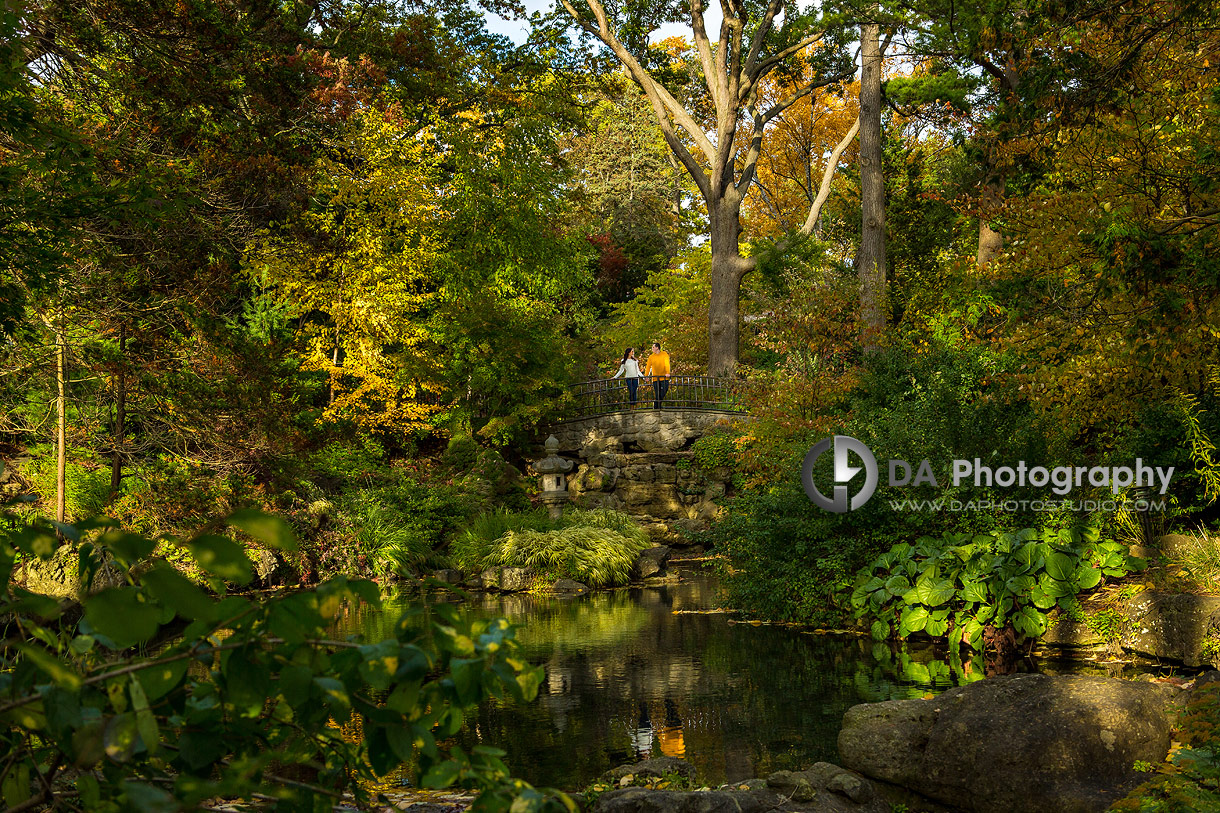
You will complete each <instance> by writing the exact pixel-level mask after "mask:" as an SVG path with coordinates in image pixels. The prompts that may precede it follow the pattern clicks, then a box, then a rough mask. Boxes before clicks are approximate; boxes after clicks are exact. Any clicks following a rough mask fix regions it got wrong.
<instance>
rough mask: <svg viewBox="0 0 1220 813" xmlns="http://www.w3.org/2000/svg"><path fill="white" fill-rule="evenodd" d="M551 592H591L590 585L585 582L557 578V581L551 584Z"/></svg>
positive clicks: (573, 593)
mask: <svg viewBox="0 0 1220 813" xmlns="http://www.w3.org/2000/svg"><path fill="white" fill-rule="evenodd" d="M551 592H552V593H564V594H572V595H575V594H579V593H587V592H589V585H587V584H583V583H581V582H578V581H575V580H573V579H557V580H556V581H555V583H554V584H552V585H551Z"/></svg>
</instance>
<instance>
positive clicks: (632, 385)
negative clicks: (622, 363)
mask: <svg viewBox="0 0 1220 813" xmlns="http://www.w3.org/2000/svg"><path fill="white" fill-rule="evenodd" d="M624 380H625V381H626V382H627V397H628V398H630V399H631V403H633V404H634V403H635V399H636V394H637V390H639V387H640V379H638V378H627V379H624Z"/></svg>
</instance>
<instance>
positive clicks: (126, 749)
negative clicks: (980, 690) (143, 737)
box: [102, 712, 140, 762]
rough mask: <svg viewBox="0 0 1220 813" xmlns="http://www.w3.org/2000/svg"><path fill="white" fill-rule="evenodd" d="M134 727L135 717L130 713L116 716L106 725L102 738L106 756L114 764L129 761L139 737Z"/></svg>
mask: <svg viewBox="0 0 1220 813" xmlns="http://www.w3.org/2000/svg"><path fill="white" fill-rule="evenodd" d="M139 733H140V732H139V730H138V729H137V727H136V716H135V715H134V714H132V713H131V712H124V713H123V714H116V715H115V716H114V717H112V718H110V722H109V723H107V724H106V733H105V735H104V736H103V738H102V742H103V743H104V746H105V749H106V756H108V757H110V759H111V760H113V761H115V762H126V761H127V760H129V759H131V754H132V752H133V751H134V750H135V747H136V741H137V738H138V736H139Z"/></svg>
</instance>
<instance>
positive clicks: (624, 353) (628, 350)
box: [623, 347, 635, 361]
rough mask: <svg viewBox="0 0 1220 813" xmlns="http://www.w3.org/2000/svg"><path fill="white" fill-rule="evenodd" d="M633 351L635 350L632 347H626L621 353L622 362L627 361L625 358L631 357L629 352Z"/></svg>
mask: <svg viewBox="0 0 1220 813" xmlns="http://www.w3.org/2000/svg"><path fill="white" fill-rule="evenodd" d="M634 349H635V348H634V347H628V348H627V349H626V350H624V351H623V361H626V360H627V357H628V356H630V355H631V351H632V350H634Z"/></svg>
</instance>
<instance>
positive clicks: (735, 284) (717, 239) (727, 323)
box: [707, 189, 748, 375]
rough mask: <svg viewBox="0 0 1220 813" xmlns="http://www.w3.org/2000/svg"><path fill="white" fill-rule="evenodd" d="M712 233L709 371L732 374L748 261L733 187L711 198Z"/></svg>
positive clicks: (739, 209) (739, 333)
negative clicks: (743, 281) (739, 239)
mask: <svg viewBox="0 0 1220 813" xmlns="http://www.w3.org/2000/svg"><path fill="white" fill-rule="evenodd" d="M708 219H709V221H710V226H711V237H712V270H711V276H712V279H711V283H712V296H711V301H710V303H709V305H708V315H707V319H708V322H707V368H708V374H709V375H732V374H733V370H734V369H735V368H736V367H737V351H738V345H739V343H740V340H741V319H740V313H739V311H740V298H741V297H740V294H741V280H742V277H744V276H745V272H746V270H747V267H748V266H747V263H746V262H745V259H744V258H743V257H742V256H741V244H740V243H739V242H738V238H739V237H740V234H741V199H740V197H739V196H737V194H736V191H735V190H732V189H730V191H729V192H727V193H726V194H725V195H723V196H722V197H720V198H718V199H716V200H714V201H709V203H708Z"/></svg>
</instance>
